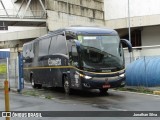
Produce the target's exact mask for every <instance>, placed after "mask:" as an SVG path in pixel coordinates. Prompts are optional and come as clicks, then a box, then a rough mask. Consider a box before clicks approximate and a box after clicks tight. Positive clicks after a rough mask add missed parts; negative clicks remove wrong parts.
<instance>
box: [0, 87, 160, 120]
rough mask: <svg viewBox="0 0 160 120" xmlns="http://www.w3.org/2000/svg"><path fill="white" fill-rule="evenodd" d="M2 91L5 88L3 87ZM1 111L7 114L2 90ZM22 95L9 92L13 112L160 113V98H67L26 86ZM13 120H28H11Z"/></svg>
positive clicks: (79, 94) (114, 94)
mask: <svg viewBox="0 0 160 120" xmlns="http://www.w3.org/2000/svg"><path fill="white" fill-rule="evenodd" d="M1 88H2V87H1ZM0 91H1V92H0V111H1V110H2V111H3V110H4V95H3V91H2V89H1V90H0ZM22 93H23V94H18V93H15V92H10V107H11V110H13V111H119V112H120V113H121V112H123V111H160V107H159V106H160V96H154V95H145V94H138V93H131V92H120V91H114V90H109V92H108V93H109V94H108V95H106V96H102V95H100V94H99V91H97V90H92V91H74V92H73V94H72V95H70V96H66V95H65V94H64V93H63V90H62V89H32V87H31V86H30V84H25V89H24V90H23V92H22ZM115 116H116V114H115ZM53 119H56V120H75V119H78V120H97V119H99V120H159V118H155V117H154V118H153V117H150V118H148V117H145V118H144V117H143V118H142V117H132V118H128V117H125V118H124V117H111V118H109V117H98V118H97V117H92V118H90V117H88V118H86V117H85V118H84V117H83V118H82V117H78V118H73V117H71V118H70V117H67V118H66V117H53V118H30V119H29V120H53ZM0 120H4V118H0ZM11 120H28V119H27V118H26V119H25V118H23V119H22V118H12V119H11Z"/></svg>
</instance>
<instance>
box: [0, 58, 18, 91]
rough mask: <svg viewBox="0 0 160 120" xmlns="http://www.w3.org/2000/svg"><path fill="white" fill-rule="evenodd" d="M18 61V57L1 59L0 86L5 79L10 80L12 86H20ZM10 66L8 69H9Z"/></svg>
mask: <svg viewBox="0 0 160 120" xmlns="http://www.w3.org/2000/svg"><path fill="white" fill-rule="evenodd" d="M17 63H18V61H17V59H8V60H7V59H0V86H1V87H3V83H4V80H6V79H7V80H8V81H9V85H10V88H17V86H18V64H17ZM7 68H8V69H7Z"/></svg>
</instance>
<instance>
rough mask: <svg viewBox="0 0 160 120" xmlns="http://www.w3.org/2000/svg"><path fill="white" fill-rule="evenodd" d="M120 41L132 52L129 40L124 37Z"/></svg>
mask: <svg viewBox="0 0 160 120" xmlns="http://www.w3.org/2000/svg"><path fill="white" fill-rule="evenodd" d="M121 43H124V44H125V45H127V47H128V51H129V52H132V44H131V42H130V41H128V40H126V39H121Z"/></svg>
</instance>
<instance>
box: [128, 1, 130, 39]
mask: <svg viewBox="0 0 160 120" xmlns="http://www.w3.org/2000/svg"><path fill="white" fill-rule="evenodd" d="M128 34H129V41H130V42H131V26H130V1H129V0H128Z"/></svg>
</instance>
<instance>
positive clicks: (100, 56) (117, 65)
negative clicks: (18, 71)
mask: <svg viewBox="0 0 160 120" xmlns="http://www.w3.org/2000/svg"><path fill="white" fill-rule="evenodd" d="M122 43H123V44H125V46H127V47H128V50H129V52H131V51H132V45H131V43H130V42H129V41H128V40H125V39H122V40H120V37H119V35H118V33H117V32H116V31H115V30H112V29H108V28H101V27H80V26H79V27H68V28H64V29H58V30H56V31H51V32H49V33H48V34H46V35H44V36H42V37H39V38H36V39H35V40H33V41H31V42H28V43H25V44H24V45H23V69H24V70H23V71H24V80H25V81H26V82H30V83H31V85H32V86H33V88H41V87H42V86H44V87H63V88H64V92H65V93H66V94H70V92H71V90H73V89H79V90H86V89H99V90H100V93H103V94H104V93H107V91H108V89H109V88H117V87H123V86H124V85H125V60H124V52H123V47H122Z"/></svg>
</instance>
